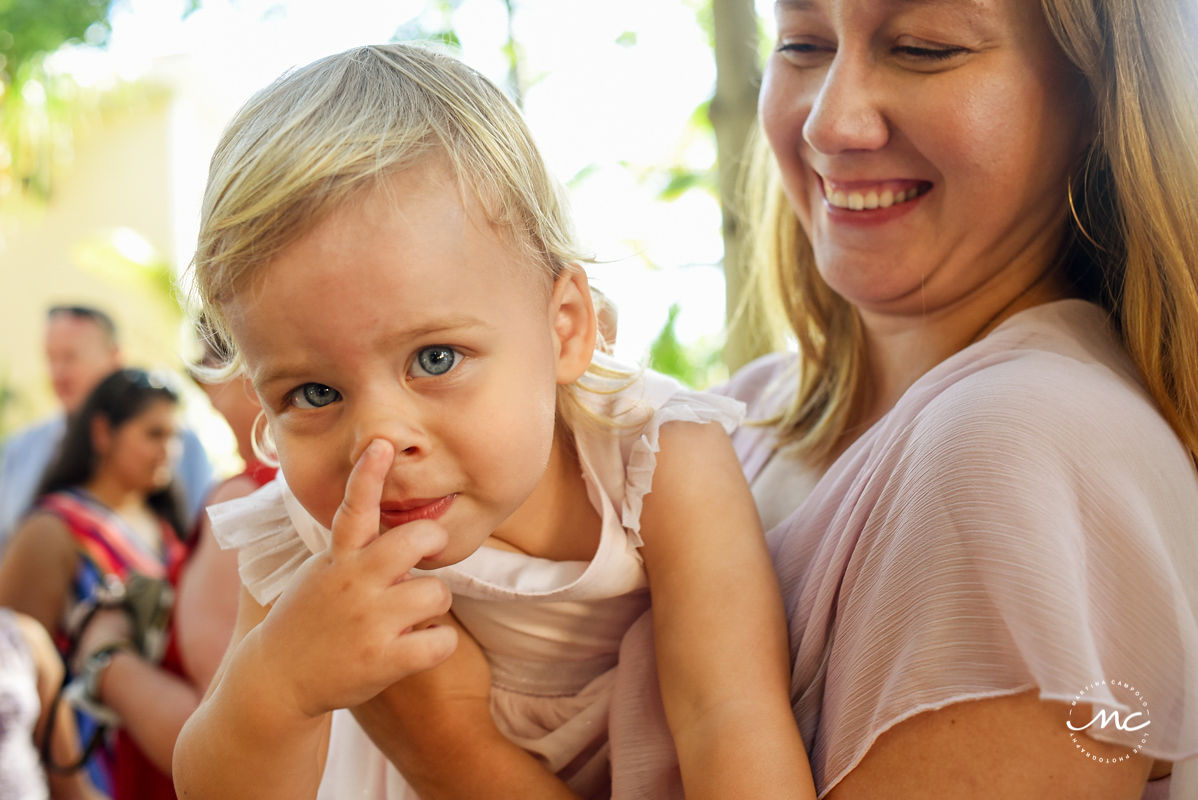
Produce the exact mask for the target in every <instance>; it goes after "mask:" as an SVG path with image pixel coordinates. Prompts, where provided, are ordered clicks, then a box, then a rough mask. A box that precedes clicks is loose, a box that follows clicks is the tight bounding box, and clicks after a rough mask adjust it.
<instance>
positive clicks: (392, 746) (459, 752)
mask: <svg viewBox="0 0 1198 800" xmlns="http://www.w3.org/2000/svg"><path fill="white" fill-rule="evenodd" d="M394 688H395V687H393V689H394ZM412 699H413V698H412V696H411V694H407V693H404V692H400V691H398V690H396V691H395V692H394V693H392V690H388V691H384V692H383V693H382V694H380V695H379V696H377V697H376V698H375V699H373V700H371V701H370V702H368V703H365V704H363V705H361V706H358V707H357V708H355V709H354V716H355V717H356V718H357V720H358V723H359V724H360V725H361V726H362V728H363V729H364V730H365V731H366V732H367V733H368V734H369V735H370V738H371V739H372V740H373V741H374V743H375V745H376V746H378V748H379V749H380V750H382V751H383V754H384V755H386V756H387V758H388V759H389V760H390V761H391V763H393V764H394V765H395V766H396V768H397V769H399V770H400V772H401V773H402V774H403V776H404V779H405V780H407V782H408V783H409V784H411V786H412V788H413V789H415V790H416V792H417V793H418V794H419V795H420V796H421V797H422V798H425V800H508V799H509V798H512V797H536V798H543V799H544V800H573V799H574V798H577V797H578V795H576V794H574V792H572V791H571V790H570V788H569V787H568V786H566V784H565V783H563V782H562V781H561V780H560V779H559V778H558V777H557V776H556V775H554V774H553V773H551V772H549V771H548V770H547V769H545V767H544V766H543V765H542V764H541V763H540V762H539V761H537V760H536V759H535V758H534V757H533V756H532V755H530V754H529V753H527V752H525V751H524V750H522V749H521V748H520V747H518V746H517V745H515V744H513V743H512V742H511V741H509V740H507V739H506V738H504V737H503V735H502V734H501V733H499V731H498V729H497V728H496V727H495V723H494V720H492V718H491V712H490V709H489V707H488V705H487V703H486V701H485V700H483V701H482V702H479V701H478V699H477V698H469V699H460V700H445V699H442V700H441V702H440V703H438V704H437V705H435V706H434V705H432V704H431V703H430V704H429V706H428V707H427V708H426V709H424V710H421V709H414V708H413V706H412V703H411V700H412ZM414 727H418V728H419V730H418V731H417V730H413V728H414Z"/></svg>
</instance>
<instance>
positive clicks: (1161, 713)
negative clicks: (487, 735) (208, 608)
mask: <svg viewBox="0 0 1198 800" xmlns="http://www.w3.org/2000/svg"><path fill="white" fill-rule="evenodd" d="M900 423H901V424H895V425H893V426H892V427H891V428H890V429H889V430H883V431H881V432H880V433H879V435H878V437H877V438H876V439H875V440H874V441H873V442H871V443H870V445H869V446H867V447H865V448H862V449H861V450H860V451H859V452H858V453H857V454H856V456H857V457H856V458H855V459H850V460H849V463H847V464H846V469H844V470H842V471H841V473H840V474H839V475H837V474H832V473H830V474H829V475H828V476H825V482H824V484H822V485H821V488H820V489H819V490H817V494H822V495H826V494H827V492H828V490H829V488H834V489H835V491H836V493H837V496H838V497H839V498H840V502H839V503H838V504H837V503H832V504H828V503H825V504H822V505H821V504H820V502H819V500H816V502H815V503H814V504H812V503H809V506H807V507H805V509H804V513H803V514H802V515H800V516H798V517H796V518H795V519H794V521H793V523H792V525H791V526H790V528H789V529H784V528H785V526H783V527H781V528H779V529H776V530H775V531H773V532H771V549H772V550H773V552H774V556H775V561H776V565H777V568H778V572H779V576H780V578H781V581H782V584H783V586H784V587H785V588H784V591H785V594H786V601H787V612H788V616H789V617H790V619H791V622H792V630H791V636H792V648H794V651H796V652H797V657H796V659H795V665H794V673H793V676H792V677H793V684H792V691H793V696H792V699H793V701H794V706H795V714H796V717H797V718H798V720H799V722H800V727H801V729H802V730H803V735H804V738H805V739H806V741H807V744H808V749H809V751H810V754H811V759H812V767H813V771H814V773H815V776H816V782H817V786H818V787H819V789H820V792H821V794H822V793H824V792H826V791H828V790H829V789H830V788H831V787H833V786H835V785H836V783H837V782H838V781H839V780H840V779H841V778H843V777H844V775H845V774H847V773H848V772H849V771H851V770H852V769H853V768H854V767H855V766H856V765H857V764H858V763H859V762H860V760H861V759H862V758H864V756H865V754H866V752H867V751H868V750H869V749H870V747H871V746H872V744H873V742H874V741H875V740H876V739H877V737H878V736H880V735H881V734H882V733H884V732H885V731H886V730H887V729H889V728H891V727H893V726H894V725H896V724H898V723H899V722H902V721H903V720H905V719H907V718H909V717H911V716H913V715H915V714H918V713H920V712H923V711H928V710H933V709H938V708H942V707H944V706H947V705H950V704H952V703H957V702H963V701H969V700H977V699H984V698H992V697H1001V696H1006V695H1011V694H1015V693H1019V692H1024V691H1032V690H1034V691H1036V692H1037V693H1038V695H1039V697H1040V698H1041V699H1044V700H1052V701H1060V702H1062V703H1064V704H1066V706H1068V705H1069V704H1071V703H1073V702H1074V701H1079V702H1083V703H1085V702H1088V703H1091V704H1093V706H1094V708H1095V709H1099V708H1102V709H1106V710H1108V711H1112V710H1115V711H1118V712H1119V713H1121V714H1123V715H1127V714H1129V713H1131V712H1141V711H1146V712H1147V713H1148V715H1149V716H1148V718H1149V719H1150V721H1151V727H1150V728H1145V729H1143V730H1137V731H1134V732H1133V731H1120V730H1119V729H1118V728H1117V726H1104V727H1098V726H1095V727H1093V728H1091V729H1090V730H1088V731H1087V732H1086V735H1088V736H1092V737H1093V738H1096V739H1101V740H1104V741H1108V742H1111V743H1114V744H1118V745H1121V746H1122V747H1125V748H1128V749H1133V748H1134V749H1135V750H1136V751H1137V752H1141V753H1143V754H1144V755H1148V756H1151V757H1153V758H1156V759H1161V760H1171V761H1176V760H1180V759H1183V758H1187V757H1191V756H1194V755H1195V754H1198V622H1196V616H1198V614H1196V611H1198V603H1196V602H1195V600H1196V598H1195V587H1194V585H1193V583H1194V575H1195V569H1196V565H1198V551H1196V544H1195V543H1196V541H1198V537H1195V536H1194V533H1195V527H1194V524H1195V523H1194V521H1195V520H1198V475H1196V474H1195V472H1194V469H1193V464H1192V462H1191V461H1190V459H1189V457H1188V454H1187V453H1186V452H1185V450H1184V449H1183V448H1182V447H1181V445H1180V443H1179V442H1178V441H1177V439H1176V437H1175V436H1174V435H1173V434H1172V432H1171V430H1170V429H1169V427H1168V425H1167V424H1165V423H1164V421H1163V420H1162V419H1161V418H1160V417H1159V415H1158V414H1157V412H1156V411H1155V409H1154V408H1153V407H1152V405H1151V402H1150V401H1149V400H1148V399H1147V398H1146V397H1145V396H1143V395H1142V394H1140V393H1139V392H1138V391H1135V390H1133V389H1131V388H1130V387H1128V386H1127V385H1126V383H1121V382H1120V381H1119V380H1117V379H1116V378H1115V377H1113V375H1112V374H1111V373H1110V372H1109V371H1105V370H1102V369H1094V368H1089V367H1084V368H1079V367H1078V366H1077V365H1076V364H1071V363H1068V362H1067V361H1066V360H1065V359H1053V358H1048V357H1045V358H1043V359H1041V360H1040V362H1039V363H1038V364H1037V365H1035V366H1034V367H1033V368H1027V367H1023V366H1019V367H1018V369H1014V368H1012V369H1007V368H1005V367H1002V366H1000V367H998V368H996V369H992V370H988V371H987V372H986V379H985V380H980V381H965V382H963V383H961V384H959V385H957V386H953V387H950V388H948V389H947V390H945V391H944V392H943V393H942V394H940V395H939V396H938V397H937V398H936V399H935V400H934V401H932V402H931V403H929V404H928V406H927V407H926V408H924V409H923V411H922V412H921V413H920V414H918V415H916V416H914V417H913V418H911V419H909V420H907V421H905V422H901V421H900ZM887 440H888V441H887ZM813 499H814V498H813ZM811 526H815V527H811ZM818 531H828V532H829V533H828V535H827V536H826V538H824V534H822V533H818ZM832 532H836V533H832ZM821 538H822V539H823V541H820V539H821ZM1128 686H1130V687H1134V690H1133V691H1130V692H1129V691H1128V690H1127V688H1126V687H1128ZM1137 692H1138V695H1137V694H1136V693H1137ZM1137 703H1140V704H1141V706H1140V707H1136V704H1137ZM1071 721H1072V720H1071ZM1086 721H1088V720H1081V719H1080V718H1079V719H1078V720H1076V722H1077V724H1082V723H1084V722H1086ZM1065 722H1066V720H1065V719H1064V718H1062V720H1061V724H1062V728H1064V726H1065ZM1145 732H1146V733H1145ZM1083 739H1084V737H1080V736H1079V741H1082V740H1083ZM1082 747H1084V741H1082ZM1078 757H1079V758H1082V757H1084V756H1083V755H1080V754H1079V756H1078Z"/></svg>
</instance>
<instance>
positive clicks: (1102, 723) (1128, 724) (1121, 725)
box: [1065, 708, 1152, 732]
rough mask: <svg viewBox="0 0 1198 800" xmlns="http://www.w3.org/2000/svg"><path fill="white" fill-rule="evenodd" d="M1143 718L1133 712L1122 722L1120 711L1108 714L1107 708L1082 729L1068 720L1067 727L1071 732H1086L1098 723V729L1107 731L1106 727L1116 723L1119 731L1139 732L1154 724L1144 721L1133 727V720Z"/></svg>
mask: <svg viewBox="0 0 1198 800" xmlns="http://www.w3.org/2000/svg"><path fill="white" fill-rule="evenodd" d="M1108 713H1109V714H1110V716H1107V715H1108ZM1143 716H1144V715H1143V714H1141V713H1140V712H1139V711H1133V712H1131V713H1130V714H1128V715H1127V716H1126V717H1125V718H1124V719H1122V720H1121V719H1119V712H1118V711H1110V712H1108V711H1107V710H1106V709H1105V708H1100V709H1099V710H1098V713H1097V714H1095V715H1094V716H1093V718H1092V719H1091V720H1090V721H1089V722H1087V723H1086V724H1085V725H1082V726H1081V727H1080V728H1079V727H1075V726H1074V724H1073V722H1071V721H1069V720H1066V721H1065V725H1067V726H1068V727H1069V730H1071V731H1084V730H1085V729H1086V728H1088V727H1090V726H1091V725H1093V724H1094V723H1095V722H1097V723H1098V727H1099V728H1100V729H1102V730H1106V726H1107V725H1108V724H1110V723H1112V722H1114V723H1115V727H1116V728H1117V729H1118V730H1121V731H1128V732H1132V731H1138V730H1141V729H1142V728H1147V727H1148V726H1149V725H1151V724H1152V721H1151V720H1144V721H1143V722H1141V723H1140V724H1139V725H1133V724H1132V721H1133V720H1136V719H1138V718H1141V717H1143Z"/></svg>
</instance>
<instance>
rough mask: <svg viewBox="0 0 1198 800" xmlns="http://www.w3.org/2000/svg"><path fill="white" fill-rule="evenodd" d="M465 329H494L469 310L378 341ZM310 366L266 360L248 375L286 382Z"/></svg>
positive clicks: (260, 381)
mask: <svg viewBox="0 0 1198 800" xmlns="http://www.w3.org/2000/svg"><path fill="white" fill-rule="evenodd" d="M466 330H470V331H473V332H475V333H483V334H485V333H487V332H490V331H494V330H495V326H494V325H493V324H492V323H490V322H487V321H486V320H482V319H479V318H478V317H472V316H470V315H469V314H458V315H453V316H448V317H447V316H439V317H438V318H437V319H436V320H434V321H428V322H422V323H418V324H415V325H413V327H410V328H399V329H397V330H394V331H387V332H386V333H385V334H383V336H382V338H381V341H382V343H383V344H384V345H386V346H393V347H398V346H400V345H402V344H404V343H406V342H410V341H411V340H413V339H431V337H436V336H438V335H444V336H452V335H453V334H455V333H461V332H463V331H466ZM364 335H366V334H364ZM433 344H452V342H436V341H432V340H430V341H426V342H425V345H433ZM311 369H312V365H311V362H309V361H301V362H297V363H290V362H288V363H279V364H269V365H266V366H264V367H263V369H262V371H261V372H258V373H252V372H251V375H250V377H251V379H252V380H253V382H254V385H255V386H270V385H271V384H273V383H276V382H278V381H288V382H290V381H293V380H297V379H298V377H299V376H300V375H304V374H307V373H310V372H311Z"/></svg>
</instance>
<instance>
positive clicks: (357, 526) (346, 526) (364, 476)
mask: <svg viewBox="0 0 1198 800" xmlns="http://www.w3.org/2000/svg"><path fill="white" fill-rule="evenodd" d="M394 455H395V452H394V449H393V448H392V447H391V443H390V442H387V441H385V440H383V439H375V440H374V441H373V442H371V443H370V445H369V446H368V447H367V448H366V450H365V451H364V452H363V453H362V455H361V456H360V457H359V458H358V461H357V463H356V464H354V468H353V470H352V471H351V472H350V473H349V480H348V481H347V482H346V484H345V497H344V498H342V500H341V505H340V506H339V507H338V508H337V513H336V514H335V515H334V516H333V549H335V550H336V549H346V548H352V549H358V548H361V547H365V546H366V545H367V544H369V543H370V542H372V541H374V540H375V539H376V538H378V535H379V502H380V501H381V500H382V497H383V482H384V481H385V480H386V478H387V470H388V469H389V468H390V467H391V460H392V458H394Z"/></svg>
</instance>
